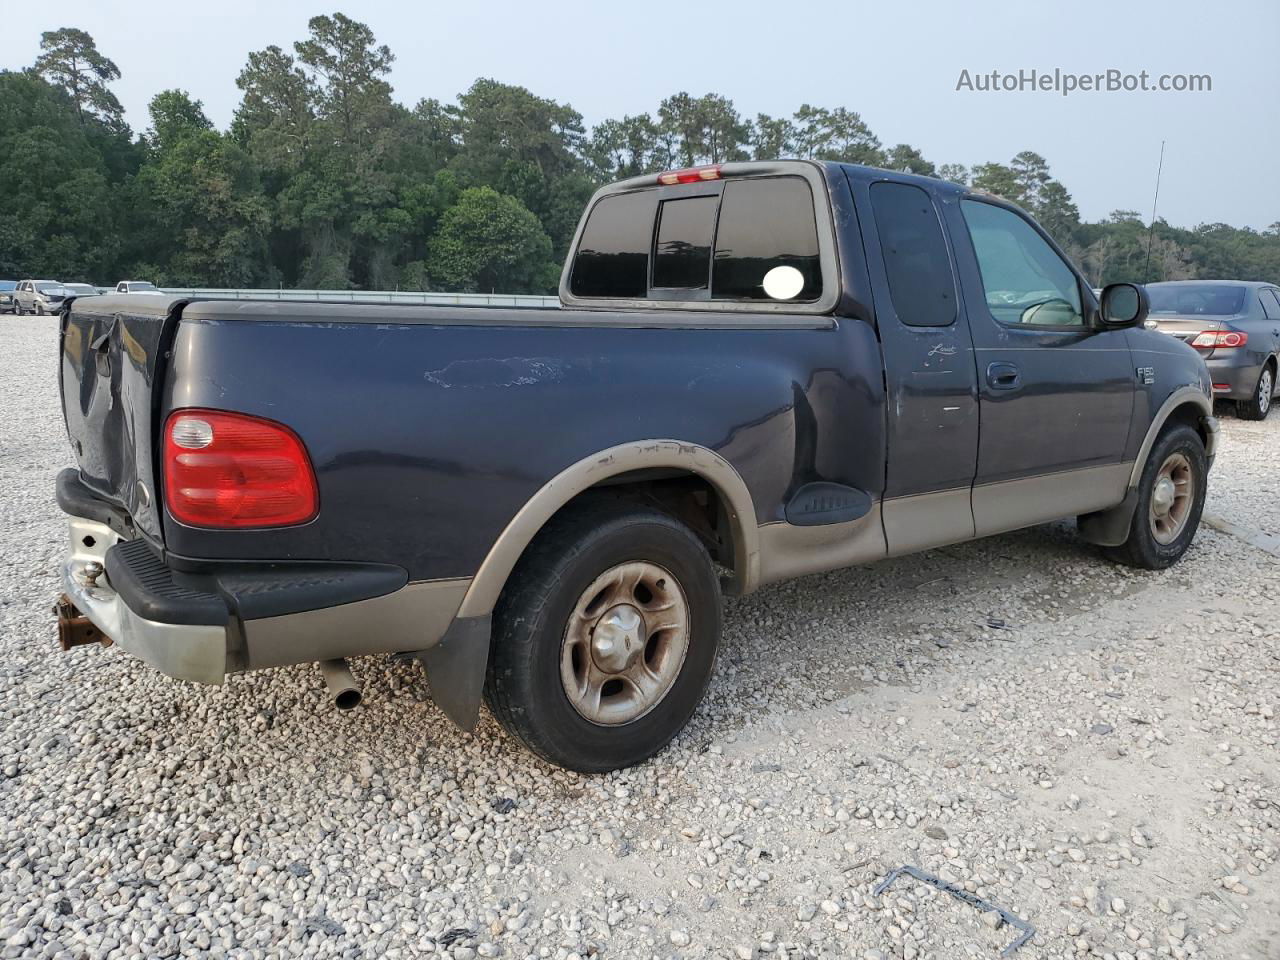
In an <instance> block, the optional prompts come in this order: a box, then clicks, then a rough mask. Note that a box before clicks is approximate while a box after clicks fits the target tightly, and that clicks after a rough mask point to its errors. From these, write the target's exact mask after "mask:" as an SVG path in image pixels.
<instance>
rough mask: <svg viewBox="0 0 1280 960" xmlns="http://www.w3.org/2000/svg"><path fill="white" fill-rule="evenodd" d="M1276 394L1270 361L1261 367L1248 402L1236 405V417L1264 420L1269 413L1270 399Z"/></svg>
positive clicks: (1273, 369) (1274, 378) (1240, 402)
mask: <svg viewBox="0 0 1280 960" xmlns="http://www.w3.org/2000/svg"><path fill="white" fill-rule="evenodd" d="M1275 392H1276V371H1275V368H1274V367H1273V366H1272V364H1271V361H1269V360H1268V361H1267V362H1266V363H1264V364H1263V365H1262V372H1261V373H1260V374H1258V383H1257V385H1255V386H1254V388H1253V396H1252V397H1250V398H1249V399H1248V400H1240V401H1238V402H1237V403H1236V415H1237V416H1238V417H1240V419H1241V420H1265V419H1267V414H1269V413H1270V412H1271V403H1272V400H1271V397H1272V394H1274V393H1275Z"/></svg>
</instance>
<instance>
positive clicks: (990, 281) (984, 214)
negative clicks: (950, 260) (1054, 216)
mask: <svg viewBox="0 0 1280 960" xmlns="http://www.w3.org/2000/svg"><path fill="white" fill-rule="evenodd" d="M962 209H963V210H964V219H965V223H966V224H967V225H968V227H969V236H970V237H971V238H972V240H973V250H974V253H975V254H977V257H978V268H979V270H980V271H981V273H982V287H983V290H984V291H985V293H986V300H987V307H988V308H989V309H990V310H991V315H992V316H993V317H995V319H996V320H998V321H999V322H1001V323H1006V324H1009V325H1011V326H1027V327H1037V326H1045V327H1083V326H1084V311H1083V310H1082V308H1081V301H1080V285H1079V283H1078V282H1077V281H1076V275H1075V272H1074V271H1072V269H1071V268H1070V267H1069V266H1067V263H1066V261H1064V260H1063V259H1062V257H1060V256H1058V254H1057V252H1056V251H1055V250H1054V249H1053V247H1051V246H1049V244H1048V243H1047V242H1046V241H1045V239H1044V238H1043V237H1042V236H1040V234H1039V233H1037V232H1036V230H1035V228H1034V227H1032V226H1031V224H1029V223H1028V222H1027V221H1026V220H1024V219H1023V218H1022V217H1020V216H1018V214H1016V213H1014V212H1013V211H1012V210H1008V209H1005V208H1004V207H998V206H996V205H995V204H991V203H984V202H982V201H980V200H965V201H964V202H963V204H962Z"/></svg>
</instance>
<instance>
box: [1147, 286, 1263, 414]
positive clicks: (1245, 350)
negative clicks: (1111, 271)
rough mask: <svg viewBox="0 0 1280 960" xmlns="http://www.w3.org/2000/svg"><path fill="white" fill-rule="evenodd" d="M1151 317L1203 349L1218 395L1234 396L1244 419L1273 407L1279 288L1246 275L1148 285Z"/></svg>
mask: <svg viewBox="0 0 1280 960" xmlns="http://www.w3.org/2000/svg"><path fill="white" fill-rule="evenodd" d="M1147 296H1148V297H1150V299H1151V313H1150V319H1152V320H1154V321H1155V322H1156V329H1158V330H1161V331H1163V332H1164V333H1168V334H1172V335H1173V336H1175V337H1177V338H1178V339H1179V340H1181V341H1183V342H1184V343H1188V344H1190V345H1191V346H1193V347H1195V348H1196V350H1198V351H1200V355H1201V356H1202V357H1204V359H1205V363H1206V364H1208V367H1209V373H1210V375H1211V376H1212V377H1213V395H1214V397H1215V398H1219V399H1224V400H1234V401H1235V402H1236V411H1237V412H1238V413H1239V415H1240V416H1241V417H1243V418H1244V419H1245V420H1261V419H1263V418H1264V417H1266V415H1267V414H1268V413H1270V412H1271V406H1272V401H1274V399H1275V397H1276V395H1277V392H1278V391H1280V376H1277V367H1278V364H1280V288H1278V287H1276V286H1275V285H1274V284H1271V283H1258V282H1250V281H1245V280H1173V281H1169V282H1167V283H1149V284H1147Z"/></svg>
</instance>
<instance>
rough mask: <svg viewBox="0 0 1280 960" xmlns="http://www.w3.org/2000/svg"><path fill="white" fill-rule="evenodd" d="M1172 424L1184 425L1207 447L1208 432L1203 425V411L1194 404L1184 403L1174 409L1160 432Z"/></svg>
mask: <svg viewBox="0 0 1280 960" xmlns="http://www.w3.org/2000/svg"><path fill="white" fill-rule="evenodd" d="M1174 424H1185V425H1186V426H1188V427H1190V428H1191V429H1192V430H1194V431H1195V432H1196V433H1197V434H1199V436H1200V441H1201V442H1202V443H1203V444H1204V445H1205V446H1206V447H1208V445H1209V431H1208V429H1207V428H1206V427H1205V425H1204V411H1203V410H1201V409H1200V408H1199V407H1198V406H1196V404H1194V403H1184V404H1182V405H1181V406H1179V407H1175V408H1174V409H1173V411H1172V412H1171V413H1170V414H1169V418H1168V419H1167V420H1165V422H1164V426H1162V427H1161V428H1160V432H1161V433H1164V432H1165V431H1166V430H1168V429H1169V427H1171V426H1173V425H1174Z"/></svg>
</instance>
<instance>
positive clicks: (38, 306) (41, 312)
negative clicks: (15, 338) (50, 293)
mask: <svg viewBox="0 0 1280 960" xmlns="http://www.w3.org/2000/svg"><path fill="white" fill-rule="evenodd" d="M36 316H37V317H43V316H44V304H43V303H41V302H40V301H39V300H37V301H36Z"/></svg>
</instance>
